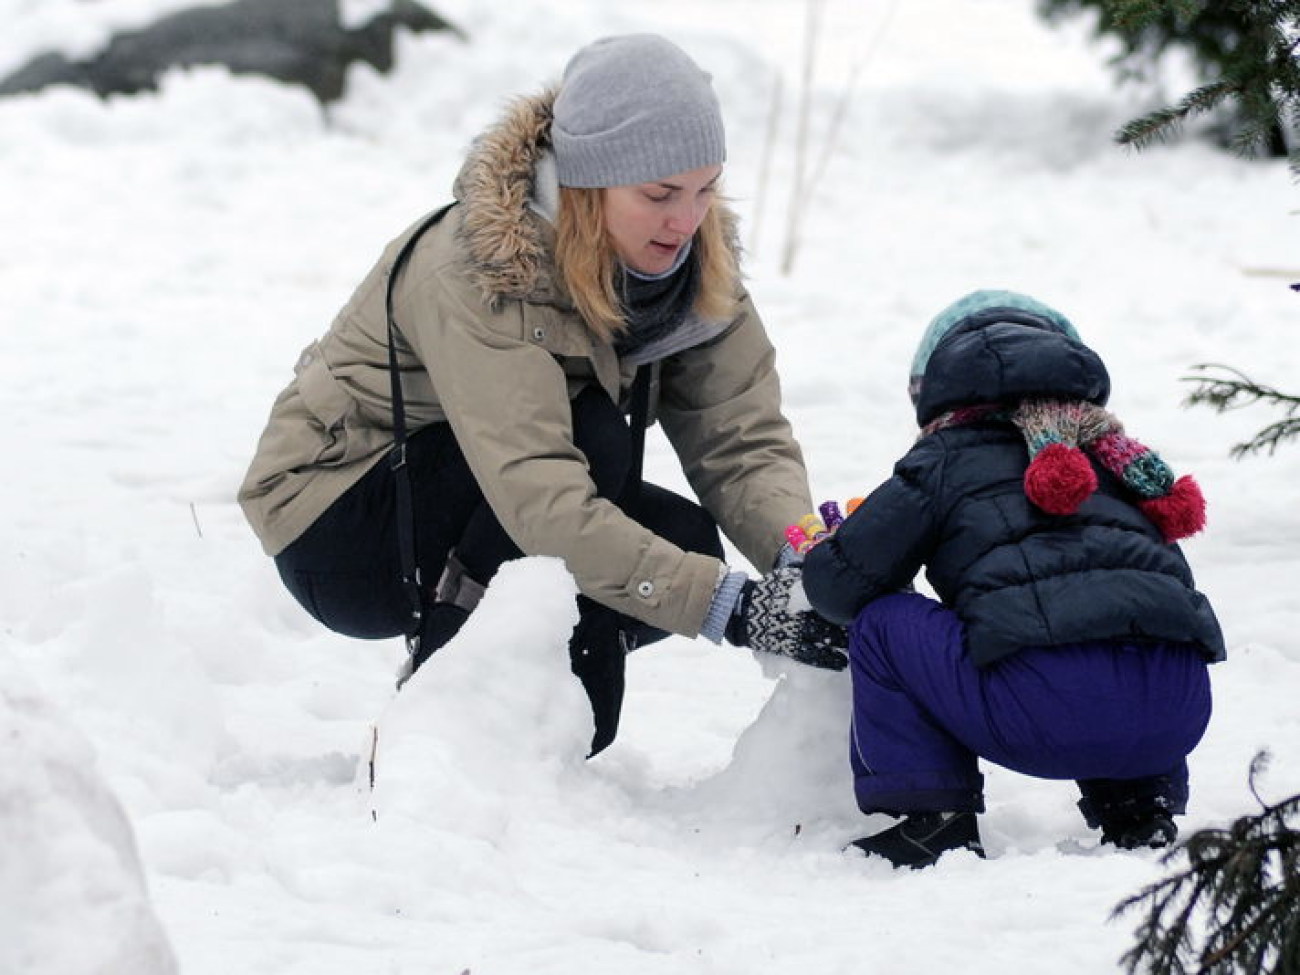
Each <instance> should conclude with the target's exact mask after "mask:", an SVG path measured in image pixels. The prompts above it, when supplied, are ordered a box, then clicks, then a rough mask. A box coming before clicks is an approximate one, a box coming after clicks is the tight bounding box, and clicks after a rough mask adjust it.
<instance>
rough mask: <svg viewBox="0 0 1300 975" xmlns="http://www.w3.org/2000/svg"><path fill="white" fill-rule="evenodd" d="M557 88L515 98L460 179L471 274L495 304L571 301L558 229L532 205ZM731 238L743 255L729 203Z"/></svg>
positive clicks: (474, 149)
mask: <svg viewBox="0 0 1300 975" xmlns="http://www.w3.org/2000/svg"><path fill="white" fill-rule="evenodd" d="M557 92H558V88H557V87H555V86H552V87H550V88H548V89H546V90H545V91H543V92H542V93H541V94H538V95H531V96H521V97H519V98H516V99H514V100H513V101H512V102H511V103H510V104H509V105H508V106H507V108H506V110H505V112H504V113H503V114H502V116H501V118H500V119H498V120H497V122H495V123H494V124H493V125H492V126H491V127H489V128H488V129H487V130H485V131H484V132H483V133H482V134H481V135H480V136H479V137H478V138H476V139H475V140H474V143H473V145H472V146H471V147H470V150H469V153H468V155H467V156H466V158H465V163H464V165H463V166H462V167H461V170H460V173H459V174H458V175H457V177H456V181H455V186H454V193H455V196H456V199H457V200H458V201H459V202H460V204H461V205H462V207H463V212H464V216H463V219H462V223H461V228H460V231H459V235H460V241H461V244H462V246H463V247H464V249H465V253H466V255H467V256H468V261H469V275H470V277H471V279H472V280H473V282H474V284H475V285H476V286H477V287H478V288H479V289H480V290H481V291H482V292H483V294H484V296H485V297H487V298H488V299H489V300H491V301H492V302H493V303H496V302H498V301H501V300H504V299H514V300H521V301H533V302H559V303H562V304H568V298H567V296H566V295H565V292H564V287H563V284H562V283H561V282H560V280H559V276H558V274H557V273H556V270H555V264H554V259H553V253H554V249H553V248H554V240H555V230H554V228H553V227H552V226H551V224H550V223H549V222H548V221H547V220H546V218H545V217H543V216H542V215H541V214H540V213H539V212H538V211H537V210H536V209H534V208H533V207H532V206H531V203H532V201H533V200H534V198H535V197H536V196H537V193H536V179H537V170H538V164H539V162H540V161H541V159H542V157H543V156H544V155H545V154H546V153H547V152H548V151H549V150H550V148H551V137H550V133H551V119H552V109H553V107H554V105H555V96H556V94H557ZM717 205H718V206H721V207H722V209H721V213H722V218H723V224H724V227H725V232H726V236H727V240H728V242H729V245H730V246H731V248H732V250H733V251H735V252H736V253H737V257H739V249H740V248H739V243H738V240H739V238H738V233H737V229H736V228H737V223H738V221H737V219H736V216H735V214H734V213H733V212H732V211H731V209H730V208H728V207H726V206H725V205H724V204H717Z"/></svg>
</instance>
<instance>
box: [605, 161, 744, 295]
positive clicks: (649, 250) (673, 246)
mask: <svg viewBox="0 0 1300 975" xmlns="http://www.w3.org/2000/svg"><path fill="white" fill-rule="evenodd" d="M721 176H722V167H721V166H704V167H702V168H700V169H692V170H690V171H689V172H686V173H678V174H677V175H676V176H669V177H668V178H667V179H661V180H656V181H655V182H653V183H638V184H636V185H633V186H611V187H609V188H607V189H606V190H605V191H604V204H603V205H604V215H605V228H606V230H607V231H608V232H609V237H610V240H611V241H612V242H613V245H614V251H615V253H617V254H618V256H619V259H620V260H621V261H622V262H623V263H624V264H625V265H627V266H628V267H630V268H631V269H632V270H634V271H640V272H641V273H642V274H659V273H662V272H663V271H667V270H668V269H669V268H670V267H672V266H673V262H674V261H676V260H677V255H678V254H679V253H680V252H681V249H682V247H683V246H685V244H686V242H687V241H688V240H690V239H691V238H692V237H694V236H695V231H696V230H698V229H699V226H700V223H701V222H702V221H703V220H704V217H705V214H707V213H708V212H709V207H710V206H712V205H713V198H714V195H715V193H716V192H717V184H718V180H719V178H721Z"/></svg>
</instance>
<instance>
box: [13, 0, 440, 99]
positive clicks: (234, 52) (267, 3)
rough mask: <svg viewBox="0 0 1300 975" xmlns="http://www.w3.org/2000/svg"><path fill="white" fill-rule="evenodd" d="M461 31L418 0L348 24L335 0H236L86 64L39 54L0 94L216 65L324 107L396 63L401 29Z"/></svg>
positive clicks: (157, 28)
mask: <svg viewBox="0 0 1300 975" xmlns="http://www.w3.org/2000/svg"><path fill="white" fill-rule="evenodd" d="M399 27H401V28H405V29H407V30H410V31H415V32H423V31H432V30H450V31H452V32H454V33H455V34H457V35H458V36H463V34H461V32H460V31H459V30H458V29H457V28H455V27H453V26H452V25H451V24H449V23H448V22H447V21H445V20H444V19H443V18H442V17H440V16H438V15H437V14H435V13H434V12H433V11H431V10H429V9H428V8H426V7H424V6H422V5H421V4H420V3H418V2H417V0H391V2H390V4H389V7H388V9H387V10H385V11H384V12H383V13H380V14H378V15H376V16H374V17H372V18H371V19H370V20H369V21H367V22H366V23H365V24H363V25H361V26H360V27H356V28H351V29H348V28H345V27H344V26H343V25H342V23H341V19H340V15H339V3H338V0H235V2H234V3H229V4H225V5H223V6H214V7H195V8H193V9H191V10H183V11H180V12H178V13H174V14H171V15H169V16H166V17H163V18H161V19H160V20H158V21H156V22H155V23H153V24H151V25H150V26H148V27H145V28H143V29H141V30H135V31H127V32H123V33H120V34H116V35H114V36H113V38H112V39H111V40H110V41H109V43H108V45H107V46H106V47H105V48H104V49H103V50H102V51H100V52H99V53H97V54H95V55H93V56H91V57H89V58H87V59H85V60H82V61H70V60H68V59H67V58H66V57H64V56H63V55H62V54H57V53H46V54H41V55H39V56H37V57H35V58H33V59H32V60H31V61H29V62H28V63H27V64H25V65H23V66H22V67H21V68H19V69H18V70H17V71H15V72H14V73H13V74H11V75H9V76H8V77H6V78H3V79H0V95H15V94H18V93H20V92H30V91H39V90H41V89H42V88H45V87H48V86H49V85H57V84H71V85H77V86H79V87H82V88H89V89H91V90H92V91H94V92H95V93H96V94H98V95H99V96H101V97H106V96H108V95H111V94H134V93H136V92H139V91H154V90H157V87H158V79H159V77H160V76H161V75H162V74H163V72H165V71H166V70H167V69H168V68H173V67H189V66H191V65H199V64H222V65H225V66H226V67H228V68H229V69H230V70H231V71H232V72H234V73H235V74H261V75H266V76H268V77H271V78H275V79H277V80H279V81H285V82H289V83H291V84H298V85H302V86H304V87H305V88H307V89H309V90H310V91H311V92H312V94H313V95H315V96H316V99H317V100H318V101H319V102H320V103H321V104H322V105H326V104H328V103H330V102H332V101H336V100H338V99H339V98H341V97H342V96H343V90H344V85H345V82H346V79H347V69H348V67H349V65H351V64H353V63H354V62H357V61H363V62H365V63H366V64H369V65H372V66H373V67H374V68H376V69H377V70H379V71H380V72H382V73H385V74H386V73H387V72H388V71H389V70H390V69H391V68H392V66H393V34H394V32H395V31H396V30H397V29H398V28H399Z"/></svg>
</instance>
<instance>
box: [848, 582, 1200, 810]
mask: <svg viewBox="0 0 1300 975" xmlns="http://www.w3.org/2000/svg"><path fill="white" fill-rule="evenodd" d="M964 633H965V629H964V625H963V624H962V622H961V621H960V620H959V619H958V618H957V616H956V614H954V613H953V612H952V611H951V610H948V609H945V608H944V607H943V606H941V605H940V604H939V603H936V602H934V601H933V600H931V599H928V598H926V597H924V596H921V595H919V594H917V593H896V594H893V595H890V596H885V597H883V598H881V599H878V600H875V601H874V602H872V603H871V604H869V605H868V606H867V607H866V608H865V609H864V610H863V611H862V612H861V613H860V614H858V618H857V619H856V620H855V621H854V623H853V625H852V627H851V628H850V630H849V666H850V672H851V674H852V677H853V734H852V746H851V747H852V756H851V763H852V767H853V775H854V791H855V792H856V795H857V801H858V806H859V808H861V809H862V811H863V812H867V813H872V812H887V813H907V812H923V811H933V810H971V811H975V812H982V811H983V809H984V793H983V784H984V778H983V776H982V775H980V773H979V769H978V766H977V759H979V758H984V759H986V760H988V761H991V762H994V763H995V764H997V765H1001V766H1003V767H1005V768H1008V769H1011V770H1013V771H1015V772H1020V773H1022V774H1025V775H1031V776H1035V777H1037V778H1044V779H1075V780H1076V781H1078V782H1079V784H1080V788H1081V789H1082V790H1083V791H1084V794H1085V796H1086V795H1087V794H1088V785H1089V782H1090V781H1095V782H1096V783H1097V784H1098V785H1102V786H1103V787H1105V785H1107V784H1115V785H1119V784H1121V783H1122V782H1124V781H1126V780H1138V781H1135V782H1133V784H1134V785H1135V786H1138V787H1139V790H1141V787H1142V784H1143V783H1146V785H1147V786H1148V787H1149V786H1150V785H1151V784H1152V783H1158V791H1159V792H1161V793H1163V798H1164V799H1165V800H1167V802H1168V808H1170V810H1171V811H1172V812H1176V813H1182V812H1185V811H1186V806H1187V761H1186V758H1187V755H1188V754H1189V753H1190V752H1191V751H1192V749H1193V748H1195V747H1196V744H1197V742H1199V741H1200V739H1201V736H1202V734H1204V732H1205V728H1206V725H1207V724H1208V723H1209V719H1210V707H1211V705H1210V682H1209V674H1208V671H1207V667H1206V663H1205V660H1204V658H1203V657H1202V656H1201V655H1200V654H1199V652H1198V651H1197V650H1196V649H1195V648H1192V647H1187V646H1181V645H1164V644H1149V643H1148V644H1141V645H1135V646H1128V645H1124V644H1119V643H1112V642H1104V643H1095V644H1078V645H1071V646H1060V647H1050V648H1031V649H1027V650H1022V651H1020V652H1019V653H1017V654H1014V655H1013V656H1011V657H1007V658H1005V659H1003V660H1001V661H998V662H997V663H994V664H992V665H991V666H989V667H986V668H982V669H981V668H976V667H975V666H974V665H973V664H971V663H970V661H969V660H968V659H967V657H966V651H965V640H964ZM1114 780H1120V781H1119V782H1116V781H1114Z"/></svg>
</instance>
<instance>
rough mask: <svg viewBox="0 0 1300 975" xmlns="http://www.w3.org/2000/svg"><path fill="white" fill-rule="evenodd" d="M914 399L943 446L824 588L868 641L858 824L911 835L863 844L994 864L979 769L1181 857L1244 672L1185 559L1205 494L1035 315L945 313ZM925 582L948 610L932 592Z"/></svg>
mask: <svg viewBox="0 0 1300 975" xmlns="http://www.w3.org/2000/svg"><path fill="white" fill-rule="evenodd" d="M910 393H911V396H912V399H913V402H914V403H915V406H916V417H917V421H918V423H919V425H920V427H921V435H920V438H919V439H918V440H917V442H916V444H915V445H914V446H913V447H912V449H911V451H910V452H909V453H908V454H907V455H906V456H905V457H904V458H903V459H902V460H900V461H899V462H898V464H897V465H896V466H895V468H894V473H893V476H892V477H891V478H890V479H889V480H888V481H886V482H885V483H884V484H883V485H881V486H880V487H879V488H877V489H876V490H875V491H874V492H872V493H871V494H870V495H869V496H868V497H867V498H866V500H865V501H863V502H862V503H861V504H860V505H859V506H858V507H857V508H856V509H855V510H854V511H853V512H852V513H851V514H850V515H849V517H848V518H847V519H845V520H844V522H843V523H842V524H841V525H840V526H839V528H838V529H837V530H836V531H835V532H834V533H833V534H830V535H829V536H828V537H826V538H825V539H824V540H822V541H821V542H820V543H819V544H817V545H816V546H815V547H813V548H812V549H811V550H809V551H808V553H807V555H806V558H805V563H804V569H803V583H804V588H805V590H806V592H807V595H808V598H809V600H810V601H811V603H812V605H813V607H814V608H815V609H816V610H817V611H818V612H819V613H821V614H822V615H823V616H825V617H826V618H827V619H829V620H831V621H833V622H837V623H843V624H845V625H848V626H849V627H850V631H849V634H850V643H849V666H850V672H851V674H852V679H853V735H852V739H853V747H852V755H851V763H852V767H853V773H854V788H855V792H856V798H857V802H858V806H859V808H861V809H862V811H863V812H865V813H873V812H883V813H889V814H893V815H894V816H897V817H902V818H901V821H899V822H898V823H896V824H895V825H893V826H891V827H889V828H888V829H885V830H884V831H883V832H880V833H876V834H874V835H871V836H866V837H863V838H862V839H859V840H856V841H855V842H854V845H855V846H857V847H859V848H860V849H862V850H863V851H865V852H866V853H867V854H868V855H874V856H881V857H884V858H886V859H888V860H889V861H891V862H892V863H893V864H894V865H895V866H898V867H901V866H909V867H923V866H928V865H930V864H932V863H934V861H935V860H937V859H938V857H939V856H940V855H941V854H942V853H944V852H945V851H947V850H953V849H960V848H965V849H969V850H973V851H975V852H976V853H977V854H979V855H981V856H982V855H983V850H982V847H981V845H980V836H979V829H978V825H977V820H976V814H977V813H980V812H983V811H984V797H983V777H982V776H981V775H980V773H979V770H978V767H977V759H978V758H983V759H986V760H988V761H991V762H994V763H996V764H998V765H1001V766H1004V767H1006V768H1009V769H1012V770H1014V771H1016V772H1020V773H1022V774H1025V775H1032V776H1035V777H1039V778H1045V779H1074V780H1076V781H1077V782H1078V785H1079V789H1080V792H1081V793H1082V796H1083V798H1082V800H1081V801H1080V802H1079V808H1080V810H1081V811H1082V812H1083V815H1084V818H1085V820H1086V821H1087V823H1088V825H1089V826H1091V827H1093V828H1098V827H1099V828H1100V829H1101V831H1102V832H1101V841H1102V842H1103V843H1107V844H1113V845H1115V846H1117V847H1120V848H1124V849H1133V848H1138V847H1162V846H1166V845H1168V844H1169V843H1171V842H1173V840H1174V838H1175V836H1176V835H1177V829H1176V827H1175V825H1174V822H1173V819H1172V816H1173V815H1175V814H1181V813H1183V812H1185V811H1186V806H1187V797H1188V784H1187V779H1188V775H1187V762H1186V756H1187V755H1188V754H1189V753H1190V752H1191V751H1192V749H1193V748H1194V747H1195V746H1196V744H1197V742H1198V741H1199V740H1200V738H1201V735H1202V734H1203V733H1204V731H1205V728H1206V725H1207V724H1208V722H1209V718H1210V710H1211V704H1210V684H1209V676H1208V673H1207V667H1206V665H1207V663H1209V662H1213V661H1218V660H1221V659H1223V657H1224V644H1223V635H1222V633H1221V632H1220V629H1219V624H1218V621H1217V620H1216V618H1215V615H1214V612H1213V610H1212V609H1211V607H1210V604H1209V602H1208V601H1207V600H1206V598H1205V596H1203V595H1202V594H1201V593H1199V592H1197V591H1196V588H1195V584H1194V581H1193V578H1192V573H1191V570H1190V569H1189V568H1188V565H1187V562H1186V560H1185V559H1184V557H1183V554H1182V552H1181V551H1180V549H1179V548H1178V546H1177V545H1176V544H1175V541H1176V540H1177V539H1179V538H1183V537H1186V536H1188V535H1191V534H1193V533H1195V532H1197V531H1199V530H1200V529H1201V527H1203V525H1204V520H1205V502H1204V500H1203V498H1202V497H1201V493H1200V489H1199V488H1198V487H1197V485H1196V483H1195V482H1194V481H1193V480H1192V479H1191V478H1190V477H1182V478H1178V479H1175V478H1174V475H1173V473H1172V472H1171V471H1170V469H1169V468H1168V466H1166V465H1165V463H1164V462H1163V461H1162V460H1161V459H1160V458H1159V457H1158V456H1156V455H1155V454H1154V453H1152V452H1151V451H1149V450H1148V449H1147V448H1146V447H1144V446H1143V445H1142V444H1140V443H1138V442H1137V441H1136V440H1133V439H1130V438H1129V437H1127V436H1126V435H1125V434H1124V431H1123V428H1122V427H1121V426H1120V424H1119V421H1118V420H1116V419H1115V417H1114V416H1112V415H1111V414H1109V413H1107V412H1106V411H1105V410H1104V409H1102V407H1103V405H1104V404H1105V403H1106V400H1107V397H1108V396H1109V393H1110V379H1109V376H1108V375H1107V372H1106V367H1105V366H1104V364H1103V363H1102V361H1101V359H1100V358H1099V357H1098V356H1097V354H1096V353H1095V352H1093V351H1092V350H1091V349H1089V348H1088V347H1087V346H1085V345H1084V344H1083V343H1082V342H1081V341H1080V339H1079V336H1078V334H1077V333H1076V331H1075V329H1074V327H1073V326H1072V325H1071V324H1070V322H1069V321H1068V320H1067V319H1066V318H1065V317H1064V316H1063V315H1061V314H1060V313H1059V312H1057V311H1055V310H1053V309H1051V308H1049V307H1047V306H1046V305H1043V304H1042V303H1040V302H1038V301H1036V300H1034V299H1032V298H1029V297H1027V296H1024V295H1019V294H1015V293H1012V292H1005V291H980V292H976V293H974V294H971V295H968V296H967V297H965V298H963V299H961V300H960V301H958V302H956V303H955V304H953V305H952V306H950V307H949V308H947V309H945V310H944V311H943V312H941V313H940V314H939V316H938V317H937V318H935V320H934V321H933V322H932V323H931V324H930V326H929V328H928V330H927V331H926V333H925V335H924V337H923V338H922V340H921V345H920V348H919V350H918V351H917V354H916V358H915V361H914V362H913V366H912V377H911V384H910ZM922 566H924V567H925V569H926V577H927V579H928V580H929V582H930V584H931V586H932V587H933V589H934V591H935V593H937V595H938V596H939V599H940V600H942V602H941V603H940V602H935V601H934V600H931V599H928V598H926V597H924V596H922V595H920V594H918V593H916V592H913V591H910V583H911V581H912V580H913V578H914V577H915V575H916V573H917V572H918V571H919V570H920V569H921V567H922Z"/></svg>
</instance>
